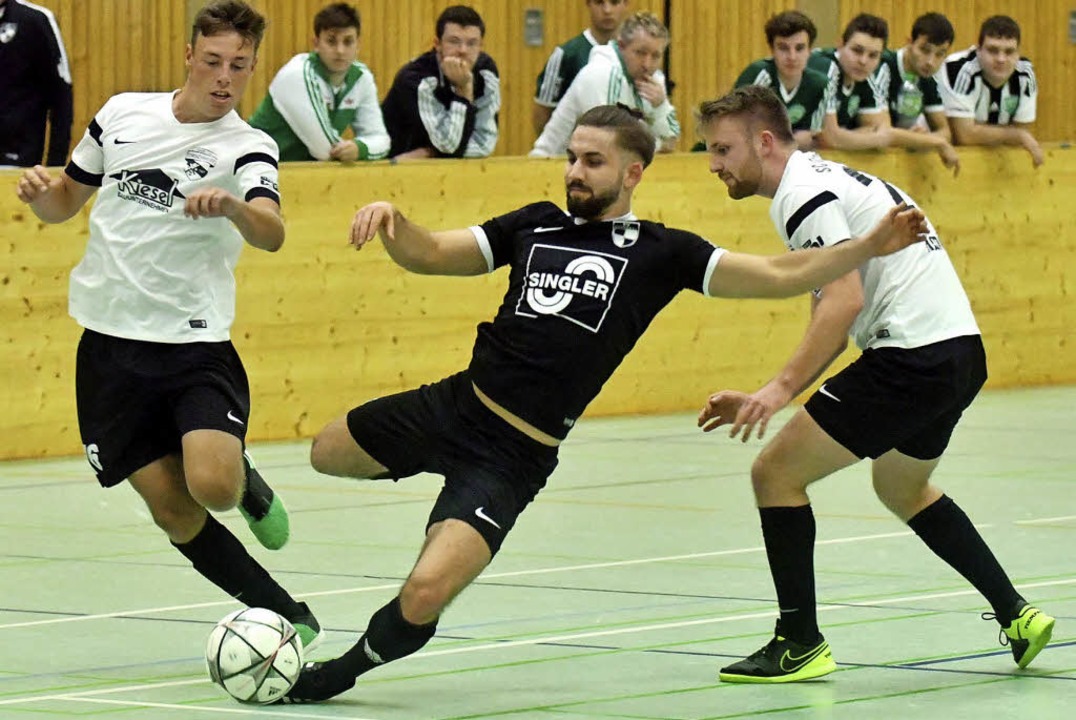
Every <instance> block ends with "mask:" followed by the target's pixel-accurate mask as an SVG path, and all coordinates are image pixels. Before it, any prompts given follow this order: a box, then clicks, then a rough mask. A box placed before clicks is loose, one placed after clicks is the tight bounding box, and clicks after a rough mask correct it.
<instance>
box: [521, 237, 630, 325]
mask: <svg viewBox="0 0 1076 720" xmlns="http://www.w3.org/2000/svg"><path fill="white" fill-rule="evenodd" d="M633 242H634V241H633ZM627 266H628V261H627V259H626V258H622V257H617V256H616V255H606V254H605V253H598V252H593V251H590V252H588V251H583V250H576V249H574V248H564V247H556V246H553V245H542V244H535V245H533V246H532V247H531V252H530V256H529V257H528V258H527V269H526V274H525V275H524V286H525V287H524V289H523V292H522V294H521V295H520V298H519V302H518V303H517V304H516V314H517V315H522V316H524V317H538V316H540V315H556V316H557V317H560V318H563V319H565V320H567V321H568V322H571V323H574V324H576V325H579V326H580V327H584V328H586V329H588V330H590V331H592V332H598V330H599V329H600V328H601V324H602V321H603V320H605V315H606V313H608V312H609V307H610V305H611V304H612V302H613V296H614V295H615V294H616V289H617V286H618V285H619V283H620V278H621V277H622V276H623V274H624V269H625V268H626V267H627Z"/></svg>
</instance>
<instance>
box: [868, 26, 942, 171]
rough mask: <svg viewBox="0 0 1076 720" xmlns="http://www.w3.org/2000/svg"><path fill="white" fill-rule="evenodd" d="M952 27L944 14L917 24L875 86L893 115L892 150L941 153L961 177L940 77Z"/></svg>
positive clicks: (885, 120) (889, 118)
mask: <svg viewBox="0 0 1076 720" xmlns="http://www.w3.org/2000/svg"><path fill="white" fill-rule="evenodd" d="M953 37H954V33H953V25H952V23H950V22H949V18H947V17H945V16H944V15H942V14H941V13H935V12H932V13H927V14H926V15H922V16H920V17H918V18H916V20H915V22H914V23H913V24H912V34H911V37H910V38H909V40H908V43H907V44H906V45H905V46H904V47H902V48H900V49H899V50H896V51H893V50H886V51H885V52H883V53H882V62H881V63H880V64H879V65H878V69H877V70H875V72H874V75H873V76H872V78H871V82H872V83H873V84H874V87H875V91H876V92H877V94H879V95H881V96H882V97H884V98H886V104H887V105H888V107H889V113H888V114H886V113H882V114H881V118H880V119H881V121H882V125H883V126H889V127H890V128H892V129H891V130H890V131H889V139H890V144H892V145H899V146H901V147H908V148H920V149H928V150H936V151H937V152H938V155H939V156H941V159H942V162H943V163H945V166H946V167H948V168H952V169H953V172H954V173H957V172H959V171H960V158H959V156H958V155H957V153H956V150H954V149H953V146H952V144H951V143H952V138H951V136H950V134H949V123H948V122H946V119H945V107H944V106H943V105H942V99H941V95H940V94H939V90H938V83H937V81H936V80H935V79H934V75H935V73H937V72H938V68H940V67H941V65H942V63H943V62H944V61H945V56H946V55H947V54H948V52H949V48H950V46H951V45H952V44H953Z"/></svg>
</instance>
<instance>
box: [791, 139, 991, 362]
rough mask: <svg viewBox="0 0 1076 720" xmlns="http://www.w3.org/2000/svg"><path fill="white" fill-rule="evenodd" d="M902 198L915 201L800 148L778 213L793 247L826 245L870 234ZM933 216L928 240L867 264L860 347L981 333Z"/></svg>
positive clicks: (855, 328) (857, 331)
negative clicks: (939, 235) (934, 224)
mask: <svg viewBox="0 0 1076 720" xmlns="http://www.w3.org/2000/svg"><path fill="white" fill-rule="evenodd" d="M900 202H906V203H908V204H909V205H915V202H914V201H913V200H912V199H911V198H910V197H909V196H908V195H907V194H906V193H905V192H904V191H903V190H901V189H900V188H898V187H895V186H894V185H891V184H890V183H887V182H885V181H884V180H882V179H881V178H876V177H873V176H871V175H868V174H867V173H863V172H859V171H857V170H853V169H851V168H849V167H846V166H844V165H841V164H840V163H836V162H831V161H828V160H823V159H822V158H821V157H819V156H818V155H816V154H814V153H804V152H800V151H796V152H794V153H793V154H792V156H791V157H790V158H789V160H788V164H787V166H786V167H785V172H784V175H783V176H782V178H781V183H780V185H779V186H778V188H777V192H776V194H775V195H774V198H773V203H772V204H771V205H770V218H771V219H772V220H773V223H774V225H775V226H776V227H777V232H778V233H779V234H780V236H781V239H782V240H784V242H785V246H786V247H787V248H788V249H789V250H801V249H804V248H812V247H826V246H830V245H835V244H837V243H840V242H843V241H845V240H848V239H850V238H856V237H860V236H863V235H865V234H867V233H868V232H870V231H871V229H872V228H874V226H875V225H877V224H878V222H879V221H880V220H881V219H882V217H884V216H885V214H886V212H888V211H889V209H890V208H892V207H893V205H894V204H895V203H900ZM927 223H928V227H929V235H928V237H927V239H926V240H925V241H924V242H920V243H917V244H915V245H913V246H911V247H909V248H906V249H904V250H902V251H900V252H898V253H894V254H892V255H888V256H885V257H878V258H873V259H871V260H868V261H867V262H866V263H864V264H863V265H862V266H860V268H859V275H860V279H861V280H862V282H863V294H864V305H863V309H862V310H861V311H860V313H859V315H858V316H856V319H855V322H854V323H853V325H852V328H851V331H850V335H851V337H852V338H853V340H854V341H855V343H856V345H857V346H858V347H859V348H860V349H863V350H865V349H867V348H878V347H900V348H915V347H922V346H924V345H929V344H931V343H936V342H940V341H942V340H948V339H950V338H955V337H962V336H966V335H978V334H979V327H978V325H977V324H976V322H975V316H974V314H973V313H972V310H971V304H970V303H969V302H968V297H967V294H966V293H965V292H964V288H963V286H962V285H961V284H960V278H959V277H958V276H957V274H956V270H955V269H954V268H953V264H952V261H951V260H950V259H949V255H948V253H947V252H946V251H945V248H944V247H943V246H942V244H941V241H940V239H939V238H938V233H937V231H936V230H935V229H934V226H933V225H932V224H930V221H929V219H928V221H927ZM816 292H817V291H816Z"/></svg>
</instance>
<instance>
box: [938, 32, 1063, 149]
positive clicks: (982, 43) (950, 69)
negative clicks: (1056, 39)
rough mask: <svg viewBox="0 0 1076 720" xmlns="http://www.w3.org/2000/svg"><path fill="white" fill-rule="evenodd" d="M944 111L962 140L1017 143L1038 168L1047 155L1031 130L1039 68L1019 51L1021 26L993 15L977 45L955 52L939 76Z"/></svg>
mask: <svg viewBox="0 0 1076 720" xmlns="http://www.w3.org/2000/svg"><path fill="white" fill-rule="evenodd" d="M937 80H938V89H939V90H941V96H942V102H943V103H944V105H945V114H946V116H947V117H948V118H949V125H950V127H951V128H952V131H953V138H954V139H955V140H956V142H957V144H959V145H1015V146H1017V147H1022V148H1024V149H1025V150H1027V151H1028V153H1029V154H1030V155H1031V162H1032V164H1033V165H1034V166H1035V167H1038V166H1039V165H1042V163H1043V162H1044V160H1045V157H1044V156H1043V153H1042V148H1041V147H1039V142H1038V140H1036V139H1035V136H1034V135H1033V134H1032V132H1031V129H1032V126H1033V125H1034V122H1035V110H1036V103H1037V100H1038V96H1039V86H1038V82H1037V81H1036V80H1035V68H1034V67H1033V66H1032V65H1031V61H1030V60H1028V59H1027V58H1025V57H1021V56H1020V26H1019V25H1018V24H1017V23H1016V21H1015V20H1013V19H1012V18H1011V17H1008V16H1006V15H994V16H993V17H989V18H987V19H986V20H984V21H983V24H982V26H981V27H980V28H979V44H978V45H976V46H974V47H971V48H969V49H967V50H964V51H962V52H958V53H954V54H952V55H950V56H949V57H948V58H946V60H945V64H944V65H942V68H941V70H939V71H938V75H937Z"/></svg>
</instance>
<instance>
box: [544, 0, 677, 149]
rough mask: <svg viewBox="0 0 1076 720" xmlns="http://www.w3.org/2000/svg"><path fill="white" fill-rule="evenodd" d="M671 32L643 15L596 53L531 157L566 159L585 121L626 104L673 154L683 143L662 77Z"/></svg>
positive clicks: (630, 19) (628, 21)
mask: <svg viewBox="0 0 1076 720" xmlns="http://www.w3.org/2000/svg"><path fill="white" fill-rule="evenodd" d="M668 44H669V31H668V30H667V29H666V28H665V25H663V24H662V22H661V20H659V19H658V18H657V16H656V15H654V14H653V13H648V12H637V13H635V14H633V15H631V16H630V17H628V19H626V20H625V21H624V22H623V23H622V24H621V25H620V30H619V31H618V32H617V39H616V41H615V42H611V43H609V44H607V45H599V46H597V47H595V48H594V49H593V50H591V51H590V59H589V61H588V62H587V64H586V65H585V66H584V67H583V69H582V70H580V71H579V74H578V75H576V76H575V80H573V81H572V84H571V86H570V87H569V88H568V91H567V92H566V93H564V96H563V97H562V98H561V99H560V102H558V103H557V107H556V109H555V110H553V115H552V117H550V118H549V122H548V123H546V125H545V128H544V129H543V130H542V134H541V135H539V136H538V139H537V140H536V141H535V143H534V147H533V148H532V149H531V152H530V155H531V157H552V156H554V155H563V154H565V153H566V152H567V150H568V140H569V139H570V137H571V135H572V131H573V130H574V129H575V123H576V121H577V120H578V119H579V117H580V116H581V115H582V114H583V113H585V112H586V111H587V110H589V109H590V108H592V107H597V106H598V105H612V104H617V103H620V104H623V105H626V106H628V107H629V108H632V109H634V110H636V111H638V112H639V113H641V114H642V116H643V118H644V119H645V120H646V124H647V125H649V126H650V131H651V132H653V133H654V135H655V137H656V138H657V140H656V142H657V149H658V151H659V152H672V151H673V150H675V149H676V141H677V139H679V137H680V122H679V121H678V120H677V119H676V108H674V107H673V105H672V103H671V102H669V97H668V95H667V94H666V92H665V74H664V73H663V72H662V71H661V63H662V59H663V58H664V56H665V48H666V47H667V46H668Z"/></svg>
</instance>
